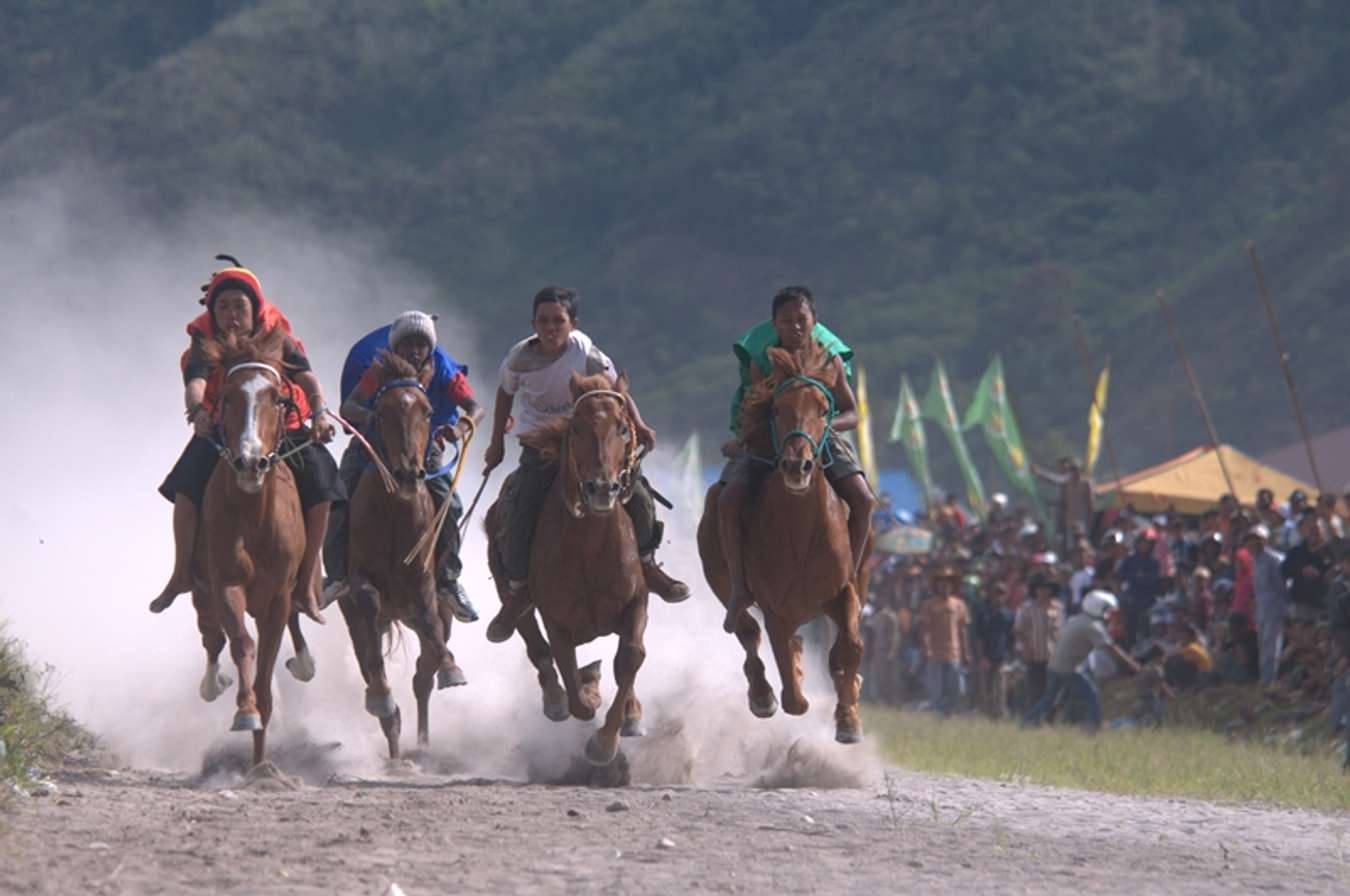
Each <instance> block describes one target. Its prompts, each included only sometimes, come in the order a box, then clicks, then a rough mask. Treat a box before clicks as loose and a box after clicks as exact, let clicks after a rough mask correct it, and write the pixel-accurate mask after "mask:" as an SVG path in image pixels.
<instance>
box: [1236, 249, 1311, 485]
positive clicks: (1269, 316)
mask: <svg viewBox="0 0 1350 896" xmlns="http://www.w3.org/2000/svg"><path fill="white" fill-rule="evenodd" d="M1247 254H1248V255H1249V256H1251V259H1252V271H1253V273H1255V274H1256V286H1257V289H1258V291H1259V292H1260V293H1261V304H1263V305H1265V307H1266V320H1268V321H1270V336H1271V338H1272V339H1273V340H1274V341H1275V353H1276V354H1277V355H1279V358H1280V369H1281V370H1283V371H1284V382H1285V385H1287V386H1288V387H1289V400H1290V401H1291V402H1293V405H1294V416H1296V417H1298V429H1299V432H1301V433H1302V434H1303V447H1304V448H1305V449H1307V452H1308V465H1309V466H1310V467H1311V468H1312V474H1313V482H1314V483H1316V485H1317V490H1318V491H1319V492H1322V491H1325V489H1324V488H1322V476H1321V474H1320V473H1319V472H1318V470H1317V458H1316V457H1315V456H1313V446H1312V438H1311V437H1310V436H1309V435H1308V418H1307V417H1305V416H1303V403H1302V402H1300V401H1299V400H1298V388H1297V387H1296V386H1295V385H1294V373H1293V371H1292V370H1290V369H1289V353H1288V352H1287V351H1285V350H1284V339H1283V338H1281V336H1280V325H1279V323H1278V322H1277V321H1276V320H1275V306H1274V305H1273V304H1271V301H1270V291H1269V290H1267V289H1266V275H1265V273H1264V272H1263V271H1262V270H1261V261H1260V260H1259V259H1258V258H1257V257H1256V243H1251V242H1249V243H1247Z"/></svg>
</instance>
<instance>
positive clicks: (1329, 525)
mask: <svg viewBox="0 0 1350 896" xmlns="http://www.w3.org/2000/svg"><path fill="white" fill-rule="evenodd" d="M1317 518H1318V519H1319V520H1321V522H1322V534H1323V535H1324V536H1325V538H1324V540H1325V541H1326V542H1328V543H1331V544H1335V543H1337V542H1339V541H1342V540H1343V539H1344V538H1345V519H1344V518H1343V517H1342V516H1341V515H1340V513H1338V512H1337V510H1336V496H1335V495H1332V494H1321V495H1318V496H1317Z"/></svg>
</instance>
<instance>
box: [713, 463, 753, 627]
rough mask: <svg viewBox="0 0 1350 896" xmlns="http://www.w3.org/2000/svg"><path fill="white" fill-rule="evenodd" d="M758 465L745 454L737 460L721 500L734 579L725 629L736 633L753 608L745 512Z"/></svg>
mask: <svg viewBox="0 0 1350 896" xmlns="http://www.w3.org/2000/svg"><path fill="white" fill-rule="evenodd" d="M752 463H754V461H752V460H750V458H749V457H747V456H746V455H744V454H742V455H740V456H738V457H734V458H732V459H731V461H730V462H728V463H727V465H726V467H725V469H723V470H722V493H721V494H720V495H718V497H717V529H718V532H719V533H720V535H721V541H722V556H723V558H724V559H725V560H726V564H727V575H728V577H729V578H730V579H731V602H730V603H729V604H728V605H727V615H726V618H725V619H724V620H723V622H722V628H723V629H725V630H726V631H728V632H734V631H735V630H736V623H737V620H739V619H740V616H741V613H742V612H744V611H745V609H746V608H747V607H749V606H750V604H751V602H752V598H751V596H750V586H749V583H748V582H747V581H746V578H745V554H744V553H743V550H742V546H743V543H744V540H745V512H746V505H747V504H748V501H749V497H750V491H751V478H752V471H751V469H750V465H751V464H752Z"/></svg>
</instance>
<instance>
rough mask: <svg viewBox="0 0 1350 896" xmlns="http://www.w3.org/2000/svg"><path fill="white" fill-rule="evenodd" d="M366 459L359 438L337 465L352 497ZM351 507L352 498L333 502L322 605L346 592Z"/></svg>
mask: <svg viewBox="0 0 1350 896" xmlns="http://www.w3.org/2000/svg"><path fill="white" fill-rule="evenodd" d="M365 458H366V452H365V449H364V448H362V447H361V443H360V442H358V441H356V439H352V440H351V441H350V442H348V443H347V448H346V450H345V451H343V452H342V460H341V462H340V463H339V464H338V479H340V480H341V481H342V489H343V491H345V492H346V493H347V494H348V495H349V496H350V495H355V494H356V487H357V486H358V485H359V484H360V483H361V474H362V473H363V472H365ZM350 510H351V502H350V501H333V502H332V507H331V509H330V510H329V512H328V531H327V534H326V535H325V536H324V540H323V568H324V572H326V573H327V574H328V580H327V582H326V583H325V584H324V588H323V599H322V600H321V601H320V602H319V605H320V606H321V607H326V606H328V605H329V604H331V603H332V602H333V601H335V600H337V599H338V598H340V597H342V595H343V594H345V593H346V591H347V549H348V547H350V535H349V534H348V533H349V532H350V529H349V526H348V524H349V521H350V516H349V512H350Z"/></svg>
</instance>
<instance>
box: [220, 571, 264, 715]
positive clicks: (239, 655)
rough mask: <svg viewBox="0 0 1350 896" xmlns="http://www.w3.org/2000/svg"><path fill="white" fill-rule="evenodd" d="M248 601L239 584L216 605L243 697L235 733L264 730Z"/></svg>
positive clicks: (238, 703)
mask: <svg viewBox="0 0 1350 896" xmlns="http://www.w3.org/2000/svg"><path fill="white" fill-rule="evenodd" d="M247 604H248V598H247V596H246V595H245V594H244V589H243V587H242V586H239V585H230V586H228V587H226V588H224V589H222V590H221V592H220V598H219V599H218V600H217V601H216V606H217V607H218V608H219V609H220V614H221V619H220V622H221V628H223V629H224V630H225V637H226V638H228V639H229V641H230V658H231V659H233V660H234V665H235V668H236V669H237V670H238V672H239V696H238V698H237V701H236V706H235V712H234V722H233V723H231V725H230V730H231V731H260V730H261V729H262V716H260V715H259V714H258V700H257V696H256V695H255V693H254V691H253V667H254V664H255V663H256V662H257V657H258V651H257V645H256V644H255V643H254V641H253V636H252V635H250V634H249V633H248V625H247V623H246V622H245V619H244V614H245V613H246V612H247V610H246V607H247Z"/></svg>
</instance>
